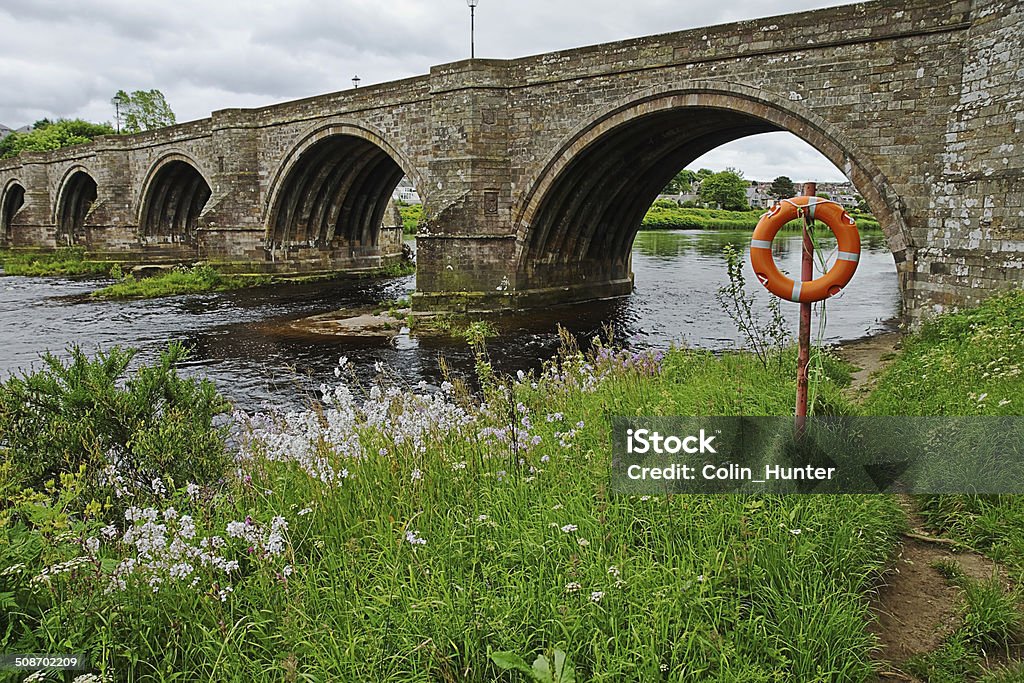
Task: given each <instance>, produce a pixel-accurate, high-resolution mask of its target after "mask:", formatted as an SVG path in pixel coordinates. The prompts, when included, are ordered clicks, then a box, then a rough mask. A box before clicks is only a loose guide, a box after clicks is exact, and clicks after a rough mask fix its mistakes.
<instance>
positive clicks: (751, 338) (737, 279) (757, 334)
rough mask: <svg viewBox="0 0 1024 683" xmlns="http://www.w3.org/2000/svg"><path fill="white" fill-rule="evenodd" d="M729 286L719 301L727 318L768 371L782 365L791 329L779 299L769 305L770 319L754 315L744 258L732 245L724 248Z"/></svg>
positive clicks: (722, 288)
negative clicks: (744, 269)
mask: <svg viewBox="0 0 1024 683" xmlns="http://www.w3.org/2000/svg"><path fill="white" fill-rule="evenodd" d="M723 251H724V253H725V263H726V268H727V271H728V275H729V284H727V285H725V286H723V287H720V288H719V289H718V293H717V295H716V298H717V299H718V303H719V304H721V306H722V308H723V309H725V313H726V315H728V316H729V319H730V320H732V322H733V324H734V325H736V329H738V330H739V331H740V333H741V334H742V335H743V338H744V339H745V340H746V342H747V346H749V347H750V350H751V351H752V352H753V353H754V355H755V356H757V359H758V360H759V361H761V365H763V366H764V367H765V369H767V368H768V367H769V366H770V365H773V364H776V365H781V363H782V358H783V351H784V350H785V348H786V346H787V345H788V344H789V329H788V328H787V327H786V320H785V318H783V317H782V309H781V307H780V306H779V299H778V297H774V296H773V297H771V300H770V301H769V302H768V311H769V319H768V320H767V321H762V320H761V319H760V318H759V317H758V315H757V314H756V313H754V297H753V295H751V294H748V293H747V290H746V285H747V280H746V277H745V276H744V275H743V258H742V256H741V255H740V252H739V251H737V250H736V247H734V246H733V245H731V244H727V245H725V247H723Z"/></svg>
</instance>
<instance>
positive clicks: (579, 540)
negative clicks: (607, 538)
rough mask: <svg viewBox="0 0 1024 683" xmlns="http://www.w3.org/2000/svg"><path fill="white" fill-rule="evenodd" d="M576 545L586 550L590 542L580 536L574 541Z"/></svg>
mask: <svg viewBox="0 0 1024 683" xmlns="http://www.w3.org/2000/svg"><path fill="white" fill-rule="evenodd" d="M576 545H578V546H579V547H581V548H586V547H587V546H588V545H590V541H588V540H587V539H585V538H583V537H582V536H581V537H580V538H577V539H576Z"/></svg>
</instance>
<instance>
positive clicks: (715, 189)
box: [700, 169, 750, 211]
mask: <svg viewBox="0 0 1024 683" xmlns="http://www.w3.org/2000/svg"><path fill="white" fill-rule="evenodd" d="M700 199H701V201H703V202H705V203H707V204H714V205H717V206H719V207H721V208H723V209H727V210H729V211H745V210H747V209H749V208H750V207H749V206H748V205H747V181H745V180H744V179H743V176H742V174H741V173H739V172H738V171H736V170H733V169H728V170H725V171H722V172H720V173H713V174H712V175H710V176H708V177H706V178H705V179H704V180H703V182H701V184H700Z"/></svg>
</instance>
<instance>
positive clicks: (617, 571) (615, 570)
mask: <svg viewBox="0 0 1024 683" xmlns="http://www.w3.org/2000/svg"><path fill="white" fill-rule="evenodd" d="M608 573H609V574H611V575H612V576H614V577H615V578H618V577H619V576H621V575H622V571H621V570H620V569H619V568H618V567H617V566H615V565H614V564H613V565H612V566H610V567H608Z"/></svg>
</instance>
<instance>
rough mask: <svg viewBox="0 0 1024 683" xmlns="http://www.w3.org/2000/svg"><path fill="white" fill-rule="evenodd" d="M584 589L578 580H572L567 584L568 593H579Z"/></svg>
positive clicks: (566, 590)
mask: <svg viewBox="0 0 1024 683" xmlns="http://www.w3.org/2000/svg"><path fill="white" fill-rule="evenodd" d="M582 589H583V586H581V585H580V584H579V582H578V581H570V582H569V583H567V584H565V592H566V593H578V592H579V591H580V590H582Z"/></svg>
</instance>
